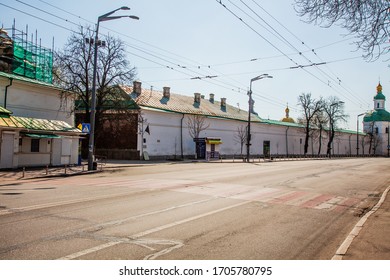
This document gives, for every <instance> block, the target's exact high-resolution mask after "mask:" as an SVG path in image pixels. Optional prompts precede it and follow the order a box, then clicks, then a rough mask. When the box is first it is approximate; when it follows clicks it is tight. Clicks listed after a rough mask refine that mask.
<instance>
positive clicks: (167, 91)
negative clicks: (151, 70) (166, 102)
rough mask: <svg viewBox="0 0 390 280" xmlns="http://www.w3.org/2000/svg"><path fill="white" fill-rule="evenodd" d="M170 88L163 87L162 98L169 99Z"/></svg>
mask: <svg viewBox="0 0 390 280" xmlns="http://www.w3.org/2000/svg"><path fill="white" fill-rule="evenodd" d="M170 91H171V88H170V87H163V97H165V98H168V99H169V98H170V97H171V92H170Z"/></svg>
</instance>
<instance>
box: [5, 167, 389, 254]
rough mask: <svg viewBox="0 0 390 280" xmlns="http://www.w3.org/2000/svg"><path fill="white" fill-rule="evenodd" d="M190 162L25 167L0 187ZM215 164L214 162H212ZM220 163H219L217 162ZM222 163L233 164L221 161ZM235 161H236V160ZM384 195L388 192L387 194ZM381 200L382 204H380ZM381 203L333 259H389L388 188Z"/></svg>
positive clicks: (7, 173)
mask: <svg viewBox="0 0 390 280" xmlns="http://www.w3.org/2000/svg"><path fill="white" fill-rule="evenodd" d="M191 162H197V161H194V160H191V161H137V160H134V161H114V160H112V161H111V160H110V161H107V162H106V163H99V164H98V167H97V170H94V171H88V166H87V164H86V163H85V162H84V163H83V164H82V165H80V166H62V167H50V168H28V169H25V170H23V169H18V170H7V171H0V186H1V185H2V184H7V183H8V182H9V183H10V182H15V181H20V180H29V179H36V178H49V177H65V176H75V175H84V174H91V173H96V172H102V171H105V170H112V169H115V168H124V167H131V166H144V165H157V164H178V163H191ZM215 162H217V161H215ZM218 162H221V161H218ZM223 162H232V161H229V160H226V161H225V160H224V161H223ZM236 162H238V161H237V160H236ZM386 192H387V193H386ZM381 200H382V201H381ZM381 200H380V201H379V202H378V204H376V205H375V207H374V208H373V209H371V211H369V212H368V213H367V214H366V215H365V216H364V217H363V218H362V219H361V220H360V221H359V222H358V223H357V225H356V226H355V228H354V229H353V230H352V231H351V233H350V235H349V236H348V237H346V239H345V242H344V243H343V244H342V245H341V246H340V248H339V249H338V250H337V252H336V254H335V256H334V257H333V259H335V260H340V259H343V260H390V186H389V187H388V188H387V189H386V191H385V192H384V193H383V195H382V197H381Z"/></svg>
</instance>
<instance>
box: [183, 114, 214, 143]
mask: <svg viewBox="0 0 390 280" xmlns="http://www.w3.org/2000/svg"><path fill="white" fill-rule="evenodd" d="M187 126H188V132H189V134H190V136H191V137H192V138H193V139H195V138H199V134H200V133H201V132H202V131H204V130H206V129H208V128H209V126H210V124H209V123H207V118H206V117H205V116H202V115H190V116H189V117H188V118H187Z"/></svg>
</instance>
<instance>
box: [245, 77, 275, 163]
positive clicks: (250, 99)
mask: <svg viewBox="0 0 390 280" xmlns="http://www.w3.org/2000/svg"><path fill="white" fill-rule="evenodd" d="M264 78H272V76H270V75H268V74H261V75H260V76H257V77H254V78H253V79H251V82H250V85H249V91H248V95H249V111H248V129H247V136H246V161H247V162H249V156H250V146H251V113H252V108H253V99H252V82H254V81H257V80H261V79H264Z"/></svg>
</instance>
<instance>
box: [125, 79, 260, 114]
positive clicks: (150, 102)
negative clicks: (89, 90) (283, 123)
mask: <svg viewBox="0 0 390 280" xmlns="http://www.w3.org/2000/svg"><path fill="white" fill-rule="evenodd" d="M120 88H121V89H122V90H123V91H124V92H126V93H127V94H128V95H129V96H130V97H131V98H132V99H133V100H134V101H135V102H136V103H137V105H138V106H140V107H141V108H142V107H146V108H154V109H159V110H164V111H169V112H176V113H184V114H193V115H204V116H208V117H215V118H224V119H234V120H241V121H247V120H248V111H245V110H241V109H240V108H237V107H234V106H231V105H229V104H226V106H225V107H221V102H219V101H214V102H210V100H208V99H201V100H200V102H199V103H196V102H194V97H191V96H185V95H179V94H174V93H170V97H169V98H167V97H163V93H162V92H161V91H151V90H147V89H142V93H141V94H140V95H139V96H137V94H136V93H134V92H133V87H130V86H120ZM251 121H252V122H261V118H260V117H259V116H257V115H256V114H252V116H251Z"/></svg>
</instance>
